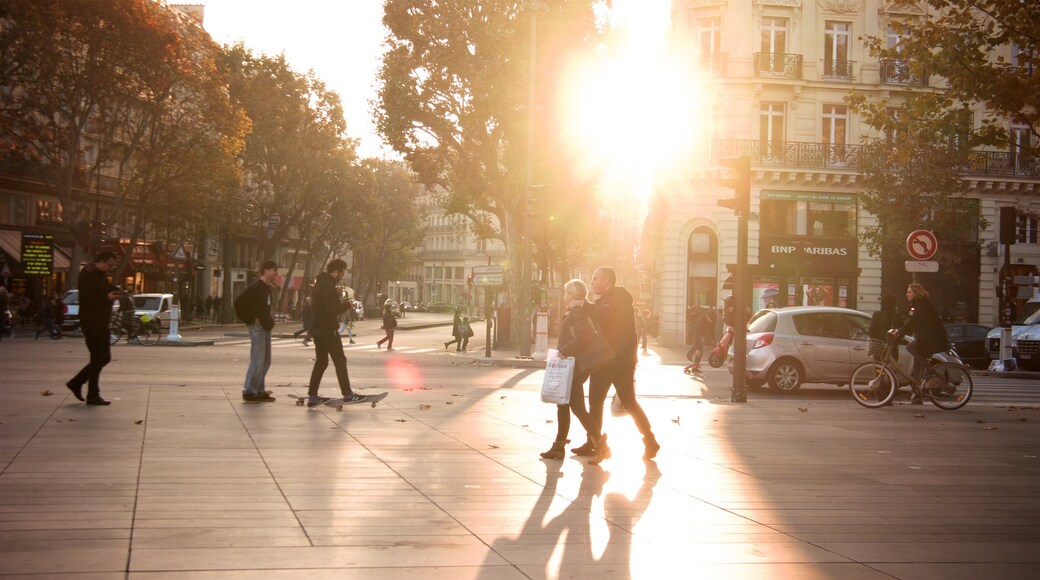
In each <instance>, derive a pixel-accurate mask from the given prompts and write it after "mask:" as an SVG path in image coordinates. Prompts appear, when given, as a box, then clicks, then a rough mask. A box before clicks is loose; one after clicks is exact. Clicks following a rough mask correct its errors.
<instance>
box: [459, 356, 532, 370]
mask: <svg viewBox="0 0 1040 580" xmlns="http://www.w3.org/2000/svg"><path fill="white" fill-rule="evenodd" d="M472 360H473V364H483V365H488V366H493V367H505V368H513V369H544V368H545V361H544V360H532V359H523V358H484V357H476V358H473V359H472Z"/></svg>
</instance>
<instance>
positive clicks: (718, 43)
mask: <svg viewBox="0 0 1040 580" xmlns="http://www.w3.org/2000/svg"><path fill="white" fill-rule="evenodd" d="M699 26H700V49H701V50H700V64H701V67H703V68H704V69H705V70H708V71H710V72H713V73H721V72H723V71H722V64H723V63H722V20H721V19H719V18H703V19H701V20H700V22H699Z"/></svg>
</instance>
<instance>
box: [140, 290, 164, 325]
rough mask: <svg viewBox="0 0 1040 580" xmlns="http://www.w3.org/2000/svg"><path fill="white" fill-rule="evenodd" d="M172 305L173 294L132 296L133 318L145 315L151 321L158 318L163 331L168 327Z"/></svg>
mask: <svg viewBox="0 0 1040 580" xmlns="http://www.w3.org/2000/svg"><path fill="white" fill-rule="evenodd" d="M172 305H173V294H134V316H135V317H137V318H140V317H141V316H143V315H145V314H147V315H148V316H149V317H150V318H153V319H154V318H155V317H159V320H160V322H159V324H160V325H162V327H163V329H167V328H169V327H170V307H171V306H172Z"/></svg>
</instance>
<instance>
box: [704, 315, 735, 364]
mask: <svg viewBox="0 0 1040 580" xmlns="http://www.w3.org/2000/svg"><path fill="white" fill-rule="evenodd" d="M735 332H736V331H735V330H733V327H732V326H729V325H726V333H725V334H723V335H722V339H721V340H719V343H718V344H717V345H715V348H713V349H711V354H709V355H708V364H709V365H711V368H713V369H717V368H719V367H721V366H722V365H723V364H725V363H726V353H727V352H728V351H729V343H731V342H733V334H734V333H735Z"/></svg>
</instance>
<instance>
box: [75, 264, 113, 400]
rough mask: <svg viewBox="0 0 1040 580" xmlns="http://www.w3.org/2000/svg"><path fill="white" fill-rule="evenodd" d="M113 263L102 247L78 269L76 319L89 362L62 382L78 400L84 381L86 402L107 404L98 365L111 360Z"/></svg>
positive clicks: (100, 366)
mask: <svg viewBox="0 0 1040 580" xmlns="http://www.w3.org/2000/svg"><path fill="white" fill-rule="evenodd" d="M115 267H116V255H115V254H113V253H112V252H109V251H107V250H106V251H102V252H98V254H97V256H96V257H95V258H94V263H93V264H87V265H86V266H84V267H83V269H82V270H80V272H79V322H80V327H81V328H82V329H83V340H84V342H86V343H87V350H88V351H90V362H89V363H87V366H85V367H83V369H82V370H80V371H79V373H77V374H76V376H74V377H72V378H71V379H69V382H67V383H65V386H66V387H68V388H69V390H70V391H72V394H73V395H75V397H76V398H77V399H79V400H80V401H82V400H83V385H84V384H86V385H87V399H86V402H87V404H88V405H108V404H109V401H106V400H104V399H102V398H101V369H103V368H105V365H107V364H108V363H109V362H111V361H112V343H111V342H109V339H110V337H109V332H108V325H109V322H110V321H111V320H112V302H114V301H115V300H116V299H117V298H119V294H120V292H119V288H117V287H116V286H115V285H114V284H112V283H111V282H109V281H108V273H109V272H111V271H112V270H114V269H115Z"/></svg>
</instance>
